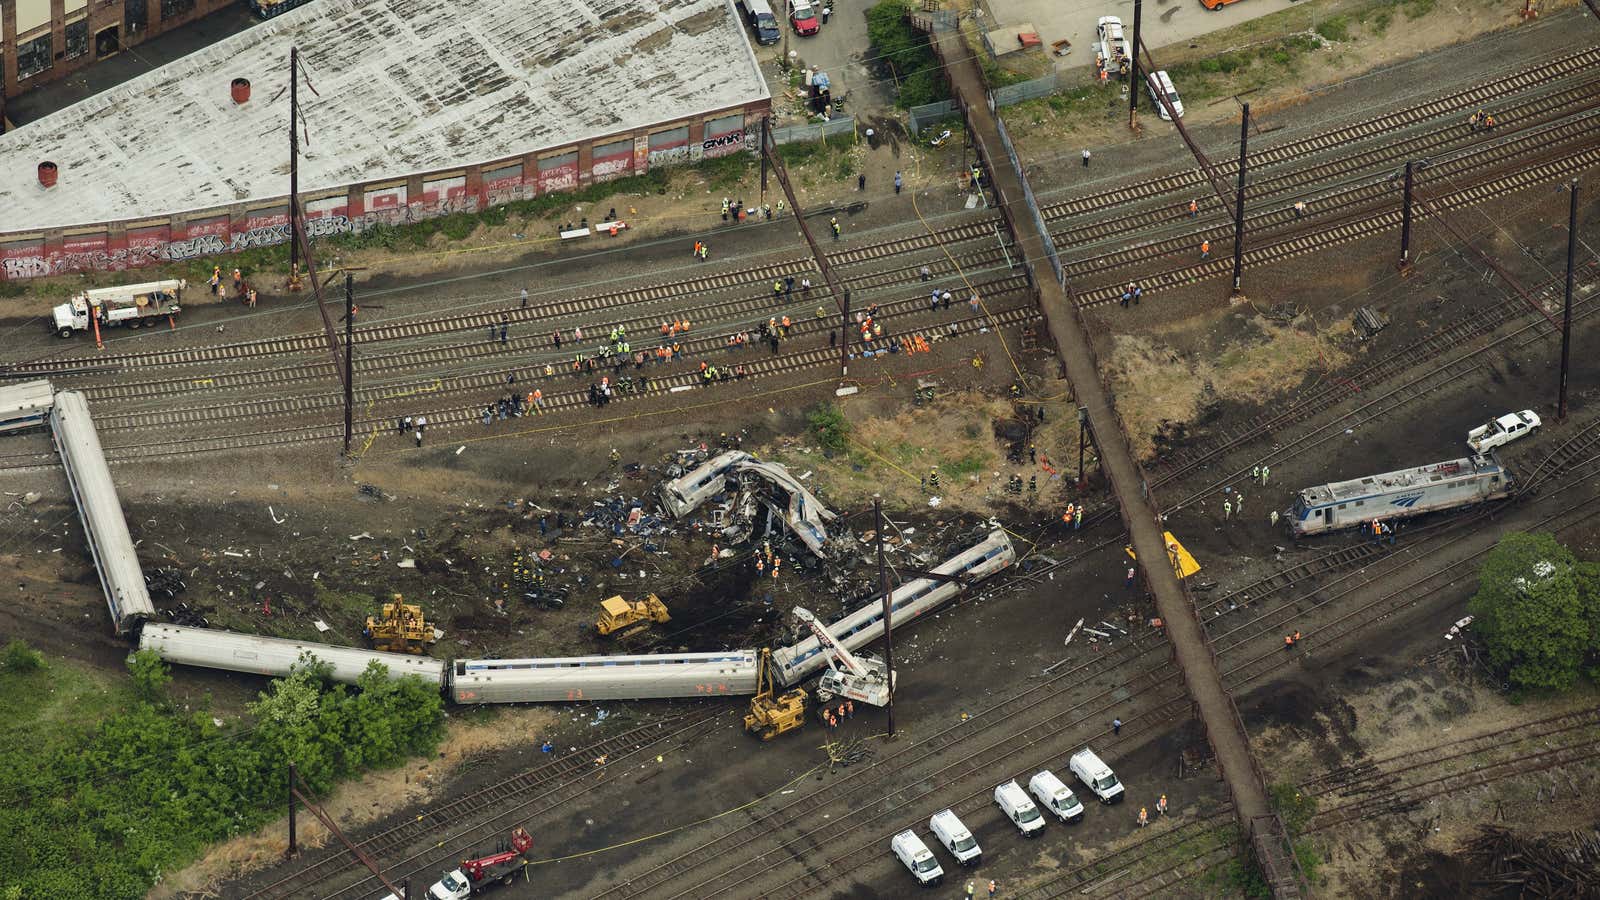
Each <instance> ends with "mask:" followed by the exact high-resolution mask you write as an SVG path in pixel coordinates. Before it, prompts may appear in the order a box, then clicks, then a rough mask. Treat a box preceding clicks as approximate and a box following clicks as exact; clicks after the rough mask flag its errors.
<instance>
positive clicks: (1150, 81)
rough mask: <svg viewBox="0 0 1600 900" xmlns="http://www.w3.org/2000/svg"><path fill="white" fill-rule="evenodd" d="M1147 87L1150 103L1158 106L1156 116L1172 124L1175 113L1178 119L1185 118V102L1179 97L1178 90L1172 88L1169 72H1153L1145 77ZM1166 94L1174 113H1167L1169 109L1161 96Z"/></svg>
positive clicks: (1163, 70) (1164, 70)
mask: <svg viewBox="0 0 1600 900" xmlns="http://www.w3.org/2000/svg"><path fill="white" fill-rule="evenodd" d="M1144 83H1145V87H1147V88H1149V89H1150V102H1151V103H1154V104H1155V105H1156V115H1158V116H1160V117H1161V118H1162V119H1163V120H1165V121H1168V122H1171V121H1172V115H1173V113H1177V116H1178V118H1180V119H1181V118H1183V100H1182V98H1180V97H1179V96H1178V89H1177V88H1175V87H1173V86H1172V79H1171V78H1170V77H1168V75H1167V70H1166V69H1162V70H1161V71H1159V72H1151V73H1150V74H1149V75H1146V76H1145V77H1144ZM1163 94H1165V95H1166V97H1167V102H1168V103H1171V104H1172V112H1171V113H1169V112H1167V107H1166V106H1165V105H1163V104H1162V102H1161V96H1162V95H1163Z"/></svg>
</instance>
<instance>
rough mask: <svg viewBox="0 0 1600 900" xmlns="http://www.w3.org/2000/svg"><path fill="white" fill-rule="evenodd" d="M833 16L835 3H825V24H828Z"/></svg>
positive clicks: (823, 16)
mask: <svg viewBox="0 0 1600 900" xmlns="http://www.w3.org/2000/svg"><path fill="white" fill-rule="evenodd" d="M831 18H833V4H832V3H823V4H822V24H824V25H826V24H828V20H829V19H831Z"/></svg>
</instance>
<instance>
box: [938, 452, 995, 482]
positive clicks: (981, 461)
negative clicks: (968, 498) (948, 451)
mask: <svg viewBox="0 0 1600 900" xmlns="http://www.w3.org/2000/svg"><path fill="white" fill-rule="evenodd" d="M988 467H989V460H988V459H987V458H986V457H985V456H984V455H983V454H981V453H978V452H976V451H973V452H971V453H968V454H967V455H965V456H962V457H958V458H956V459H950V460H945V461H944V462H943V463H942V464H941V465H940V468H941V469H944V471H945V473H946V474H948V475H950V476H952V477H955V478H965V477H967V476H968V475H976V474H978V473H979V472H982V471H983V470H984V469H987V468H988Z"/></svg>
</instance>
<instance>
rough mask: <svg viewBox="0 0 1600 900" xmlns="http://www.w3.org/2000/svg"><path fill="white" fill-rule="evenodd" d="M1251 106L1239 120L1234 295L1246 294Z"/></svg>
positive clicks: (1235, 204) (1235, 198)
mask: <svg viewBox="0 0 1600 900" xmlns="http://www.w3.org/2000/svg"><path fill="white" fill-rule="evenodd" d="M1249 149H1250V104H1248V103H1246V104H1244V114H1243V115H1242V116H1240V118H1239V189H1238V191H1237V193H1235V195H1234V199H1233V295H1234V296H1235V297H1237V296H1239V295H1240V294H1242V293H1244V175H1245V170H1246V169H1248V168H1249V162H1250V154H1249Z"/></svg>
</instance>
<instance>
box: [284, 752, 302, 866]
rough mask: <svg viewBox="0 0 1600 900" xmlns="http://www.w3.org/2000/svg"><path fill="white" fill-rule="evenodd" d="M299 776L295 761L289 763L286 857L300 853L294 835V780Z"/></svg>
mask: <svg viewBox="0 0 1600 900" xmlns="http://www.w3.org/2000/svg"><path fill="white" fill-rule="evenodd" d="M297 777H298V776H297V775H296V774H295V771H294V763H290V764H289V849H287V850H285V851H283V855H284V857H285V858H293V857H295V856H298V855H299V854H300V846H299V844H297V843H296V842H295V835H294V807H295V803H294V782H295V779H296V778H297Z"/></svg>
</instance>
